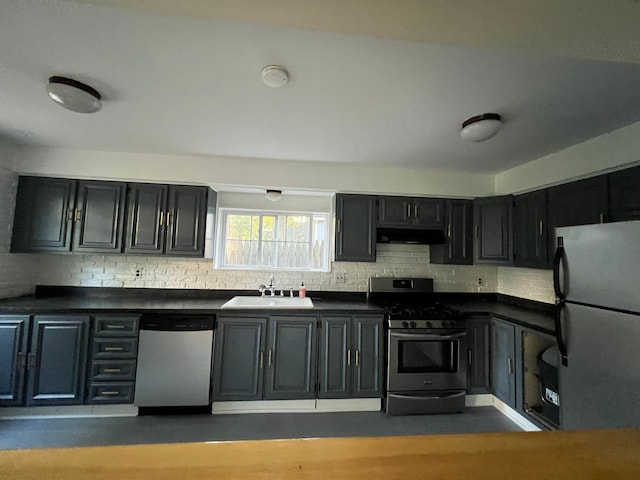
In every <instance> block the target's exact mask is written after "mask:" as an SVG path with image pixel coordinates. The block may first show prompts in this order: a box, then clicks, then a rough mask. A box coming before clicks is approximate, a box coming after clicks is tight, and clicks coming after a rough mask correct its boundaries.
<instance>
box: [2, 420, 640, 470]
mask: <svg viewBox="0 0 640 480" xmlns="http://www.w3.org/2000/svg"><path fill="white" fill-rule="evenodd" d="M0 478H1V479H3V480H4V479H7V480H8V479H11V480H23V479H47V480H58V479H78V480H80V479H82V480H87V479H109V480H125V479H136V480H138V479H141V480H142V479H144V480H147V479H149V480H164V479H171V480H176V479H179V480H183V479H197V480H207V479H225V478H238V479H253V478H268V479H289V478H313V479H335V478H348V479H360V478H362V479H367V480H375V479H391V478H401V479H403V480H406V479H420V478H430V479H465V480H469V479H472V480H481V479H491V480H497V479H517V480H527V479H535V480H545V479H562V480H573V479H575V480H578V479H580V480H585V479H598V480H604V479H625V480H628V479H640V430H636V429H633V430H591V431H569V432H529V433H526V432H518V433H497V434H471V435H433V436H408V437H360V438H322V439H306V440H305V439H296V440H263V441H240V442H220V443H183V444H159V445H138V446H121V447H91V448H66V449H47V450H9V451H0Z"/></svg>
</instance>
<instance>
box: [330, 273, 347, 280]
mask: <svg viewBox="0 0 640 480" xmlns="http://www.w3.org/2000/svg"><path fill="white" fill-rule="evenodd" d="M344 282H346V279H345V275H344V272H336V273H334V274H333V283H344Z"/></svg>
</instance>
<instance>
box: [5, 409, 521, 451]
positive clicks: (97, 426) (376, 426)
mask: <svg viewBox="0 0 640 480" xmlns="http://www.w3.org/2000/svg"><path fill="white" fill-rule="evenodd" d="M519 430H521V429H520V427H518V426H517V425H516V424H514V423H513V422H511V420H509V419H508V418H506V417H504V416H503V415H502V414H501V413H500V412H499V411H498V410H496V409H494V408H493V407H476V408H470V409H467V411H466V412H465V413H464V414H450V415H412V416H404V417H391V416H388V415H386V414H385V413H383V412H346V413H295V414H285V413H268V414H243V415H172V416H166V415H162V416H138V417H119V418H118V417H112V418H71V419H69V418H66V419H63V418H60V419H28V420H0V449H3V450H8V449H25V448H59V447H79V446H101V445H131V444H145V443H174V442H175V443H178V442H204V441H224V440H262V439H275V438H312V437H353V436H387V435H433V434H451V433H479V432H511V431H519Z"/></svg>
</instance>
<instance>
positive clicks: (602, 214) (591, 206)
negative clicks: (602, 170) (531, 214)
mask: <svg viewBox="0 0 640 480" xmlns="http://www.w3.org/2000/svg"><path fill="white" fill-rule="evenodd" d="M547 202H548V212H549V228H551V229H553V228H556V227H569V226H572V225H587V224H591V223H602V222H604V221H606V220H607V212H608V205H607V203H608V187H607V176H606V175H600V176H597V177H593V178H587V179H586V180H580V181H577V182H571V183H565V184H563V185H558V186H557V187H552V188H549V189H548V197H547ZM551 232H553V231H552V230H551Z"/></svg>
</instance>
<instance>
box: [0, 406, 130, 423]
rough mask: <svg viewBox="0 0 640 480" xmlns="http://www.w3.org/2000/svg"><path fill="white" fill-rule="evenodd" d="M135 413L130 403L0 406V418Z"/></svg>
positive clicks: (125, 414) (116, 415)
mask: <svg viewBox="0 0 640 480" xmlns="http://www.w3.org/2000/svg"><path fill="white" fill-rule="evenodd" d="M136 415H138V407H136V406H134V405H131V404H127V405H70V406H63V407H7V408H0V420H16V419H28V418H84V417H135V416H136Z"/></svg>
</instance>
